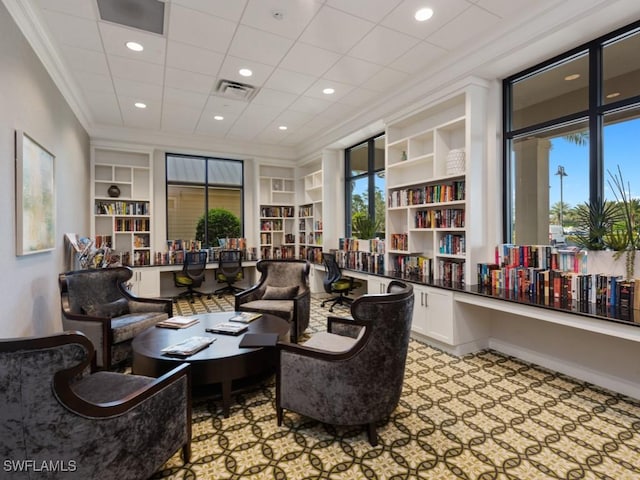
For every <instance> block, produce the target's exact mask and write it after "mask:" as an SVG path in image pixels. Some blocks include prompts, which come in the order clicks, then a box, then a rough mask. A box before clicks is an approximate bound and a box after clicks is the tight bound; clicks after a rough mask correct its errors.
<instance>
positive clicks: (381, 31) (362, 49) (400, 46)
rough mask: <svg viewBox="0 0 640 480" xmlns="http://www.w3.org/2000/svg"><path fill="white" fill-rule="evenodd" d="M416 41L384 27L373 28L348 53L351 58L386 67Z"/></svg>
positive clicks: (416, 40) (416, 41)
mask: <svg viewBox="0 0 640 480" xmlns="http://www.w3.org/2000/svg"><path fill="white" fill-rule="evenodd" d="M418 41H419V40H418V39H417V38H414V37H410V36H409V35H405V34H404V33H400V32H397V31H395V30H391V29H389V28H386V27H380V26H378V27H375V28H374V29H373V30H372V31H371V32H369V33H368V34H367V36H365V37H364V38H363V39H362V40H361V41H360V42H359V43H358V44H357V45H356V46H355V47H353V48H352V49H351V51H349V55H350V56H352V57H357V58H361V59H362V60H367V61H369V62H372V63H377V64H379V65H387V64H389V63H391V62H392V61H394V60H395V59H396V58H398V56H400V55H402V54H403V53H405V52H406V51H407V50H409V49H410V48H411V47H413V46H414V45H416V44H417V43H418Z"/></svg>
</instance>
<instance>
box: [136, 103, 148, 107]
mask: <svg viewBox="0 0 640 480" xmlns="http://www.w3.org/2000/svg"><path fill="white" fill-rule="evenodd" d="M134 105H135V106H136V108H147V104H146V103H142V102H136V103H134Z"/></svg>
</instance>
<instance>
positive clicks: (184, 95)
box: [163, 87, 209, 113]
mask: <svg viewBox="0 0 640 480" xmlns="http://www.w3.org/2000/svg"><path fill="white" fill-rule="evenodd" d="M208 100H209V95H208V94H206V93H196V92H189V91H187V90H182V89H178V88H171V87H165V88H164V105H165V106H167V105H170V106H173V105H178V106H183V107H185V108H190V109H194V110H198V111H199V112H200V111H202V109H203V108H204V106H205V105H206V103H207V101H208ZM163 113H164V112H163Z"/></svg>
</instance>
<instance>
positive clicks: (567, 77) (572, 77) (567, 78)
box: [564, 73, 580, 82]
mask: <svg viewBox="0 0 640 480" xmlns="http://www.w3.org/2000/svg"><path fill="white" fill-rule="evenodd" d="M578 78H580V74H579V73H572V74H571V75H567V76H566V77H564V79H565V80H566V81H567V82H570V81H571V80H577V79H578Z"/></svg>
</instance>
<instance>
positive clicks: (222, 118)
mask: <svg viewBox="0 0 640 480" xmlns="http://www.w3.org/2000/svg"><path fill="white" fill-rule="evenodd" d="M213 119H214V120H224V117H223V116H222V115H216V116H215V117H213Z"/></svg>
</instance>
